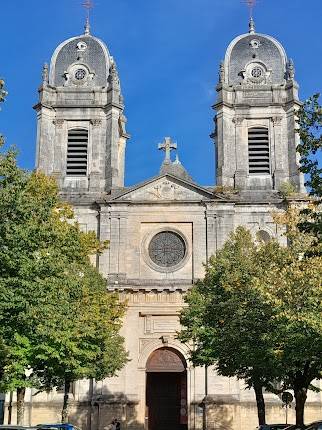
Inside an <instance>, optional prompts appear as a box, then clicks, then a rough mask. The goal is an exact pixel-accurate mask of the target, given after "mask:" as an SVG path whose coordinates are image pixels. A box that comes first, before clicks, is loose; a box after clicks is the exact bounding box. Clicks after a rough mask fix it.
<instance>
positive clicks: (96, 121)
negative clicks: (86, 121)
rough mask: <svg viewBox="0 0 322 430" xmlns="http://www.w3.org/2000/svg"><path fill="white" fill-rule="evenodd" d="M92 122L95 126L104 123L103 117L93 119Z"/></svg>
mask: <svg viewBox="0 0 322 430" xmlns="http://www.w3.org/2000/svg"><path fill="white" fill-rule="evenodd" d="M91 124H92V126H94V127H99V126H100V125H101V124H102V120H101V119H91Z"/></svg>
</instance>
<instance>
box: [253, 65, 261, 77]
mask: <svg viewBox="0 0 322 430" xmlns="http://www.w3.org/2000/svg"><path fill="white" fill-rule="evenodd" d="M251 75H252V77H253V78H261V77H262V76H263V69H261V68H260V67H254V68H253V69H252V71H251Z"/></svg>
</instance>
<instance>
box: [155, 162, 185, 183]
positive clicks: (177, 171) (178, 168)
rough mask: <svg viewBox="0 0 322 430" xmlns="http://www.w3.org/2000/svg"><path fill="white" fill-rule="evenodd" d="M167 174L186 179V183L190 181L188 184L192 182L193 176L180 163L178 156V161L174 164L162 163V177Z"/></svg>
mask: <svg viewBox="0 0 322 430" xmlns="http://www.w3.org/2000/svg"><path fill="white" fill-rule="evenodd" d="M166 174H169V175H173V176H176V177H177V178H181V179H184V180H185V181H188V182H192V178H191V176H190V175H189V173H188V172H187V171H186V169H185V168H184V167H183V165H182V164H181V162H180V161H179V157H178V155H177V156H176V159H175V161H174V162H172V161H171V160H170V161H169V162H163V163H162V166H161V169H160V175H166Z"/></svg>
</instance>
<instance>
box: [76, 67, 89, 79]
mask: <svg viewBox="0 0 322 430" xmlns="http://www.w3.org/2000/svg"><path fill="white" fill-rule="evenodd" d="M85 76H86V71H85V70H84V69H78V70H76V72H75V78H76V79H77V80H78V81H81V80H82V79H84V78H85Z"/></svg>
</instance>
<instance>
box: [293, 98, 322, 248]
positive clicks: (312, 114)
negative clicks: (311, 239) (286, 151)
mask: <svg viewBox="0 0 322 430" xmlns="http://www.w3.org/2000/svg"><path fill="white" fill-rule="evenodd" d="M319 97H320V95H319V94H315V95H314V96H312V97H311V98H309V99H308V100H306V102H305V103H303V105H302V106H301V108H300V110H299V112H298V121H297V122H298V130H297V131H298V133H299V135H300V139H301V142H300V144H299V145H298V147H297V151H298V152H299V154H300V157H301V171H302V172H303V173H305V174H307V175H308V180H307V182H306V184H305V185H307V186H308V187H309V190H310V191H309V192H310V194H311V195H312V196H314V197H315V198H316V201H315V204H313V205H311V206H310V207H309V208H307V209H306V210H304V211H303V213H304V214H305V215H306V218H305V220H303V221H302V223H301V228H302V229H303V230H304V231H307V232H312V233H313V234H314V236H315V238H316V240H317V241H318V242H322V211H321V206H320V205H321V198H322V166H321V163H322V107H321V105H320V104H319Z"/></svg>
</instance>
